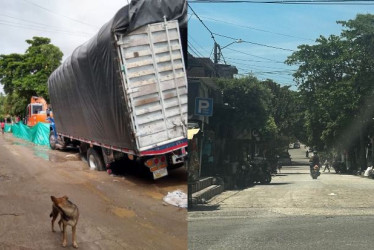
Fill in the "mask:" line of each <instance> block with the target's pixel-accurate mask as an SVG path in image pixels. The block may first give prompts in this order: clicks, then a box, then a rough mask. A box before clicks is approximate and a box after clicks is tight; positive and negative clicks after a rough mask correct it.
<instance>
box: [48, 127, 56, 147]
mask: <svg viewBox="0 0 374 250" xmlns="http://www.w3.org/2000/svg"><path fill="white" fill-rule="evenodd" d="M49 146H50V147H51V149H53V150H56V136H55V133H54V132H53V130H51V132H49Z"/></svg>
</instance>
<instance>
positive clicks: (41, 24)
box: [0, 14, 93, 36]
mask: <svg viewBox="0 0 374 250" xmlns="http://www.w3.org/2000/svg"><path fill="white" fill-rule="evenodd" d="M0 16H4V17H7V18H11V19H15V20H18V21H21V22H26V23H27V24H23V23H13V22H11V21H7V20H0V21H3V22H8V23H11V24H19V25H25V26H30V25H29V23H32V24H35V25H36V26H35V25H31V27H40V28H45V27H49V28H55V29H57V31H62V32H68V33H74V32H73V31H70V30H61V28H60V27H58V26H52V25H46V24H44V23H39V22H35V21H31V20H27V19H22V18H18V17H13V16H9V15H6V14H0ZM77 33H80V34H81V35H82V34H85V35H87V36H93V34H90V33H87V32H82V31H79V32H77Z"/></svg>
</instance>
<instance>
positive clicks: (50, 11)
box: [23, 0, 98, 29]
mask: <svg viewBox="0 0 374 250" xmlns="http://www.w3.org/2000/svg"><path fill="white" fill-rule="evenodd" d="M23 1H24V2H26V3H28V4H31V5H34V6H36V7H38V8H40V9H42V10H45V11H47V12H49V13H52V14H54V15H57V16H61V17H64V18H66V19H69V20H71V21H74V22H77V23H81V24H84V25H87V26H91V27H94V28H95V29H97V28H98V27H96V26H94V25H92V24H89V23H85V22H82V21H81V20H78V19H74V18H71V17H68V16H65V15H62V14H60V13H57V12H54V11H52V10H50V9H47V8H45V7H43V6H41V5H39V4H36V3H34V2H32V1H29V0H23Z"/></svg>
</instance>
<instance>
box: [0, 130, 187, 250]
mask: <svg viewBox="0 0 374 250" xmlns="http://www.w3.org/2000/svg"><path fill="white" fill-rule="evenodd" d="M177 189H180V190H182V191H183V192H187V186H186V171H185V170H184V169H183V168H180V169H177V170H175V171H172V172H170V175H169V176H168V177H166V178H164V179H160V180H158V181H153V180H149V179H146V178H145V177H144V176H139V175H125V176H110V175H108V174H107V173H106V172H97V171H91V170H89V169H88V167H87V163H85V162H83V161H81V160H80V159H79V157H78V153H77V152H76V151H70V152H61V151H52V150H50V149H49V148H47V147H45V146H36V145H33V144H31V143H28V142H25V141H23V140H21V139H17V138H14V137H13V135H12V134H5V135H4V136H2V135H0V249H58V248H61V237H62V234H61V233H60V232H59V230H57V232H56V233H53V232H51V225H50V218H49V213H50V212H51V204H52V203H51V200H50V196H51V195H54V196H63V195H67V196H68V197H69V199H70V200H71V201H73V202H74V203H75V204H77V205H78V207H79V209H80V218H79V222H78V227H77V239H78V244H79V249H186V246H187V221H186V216H187V212H186V209H183V208H178V207H174V206H171V205H167V204H166V203H164V202H163V200H162V198H163V197H164V196H165V195H166V194H167V193H168V192H171V191H174V190H177ZM68 249H72V245H71V230H70V228H69V231H68Z"/></svg>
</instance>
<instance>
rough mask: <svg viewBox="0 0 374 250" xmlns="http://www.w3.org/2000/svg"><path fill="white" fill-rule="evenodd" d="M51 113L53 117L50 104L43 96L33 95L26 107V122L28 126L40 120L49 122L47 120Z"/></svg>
mask: <svg viewBox="0 0 374 250" xmlns="http://www.w3.org/2000/svg"><path fill="white" fill-rule="evenodd" d="M47 114H49V115H50V116H51V117H53V115H52V112H51V111H50V110H49V109H48V104H47V102H46V101H45V100H44V98H43V97H37V96H33V97H31V101H30V104H29V105H27V108H26V117H25V124H26V125H27V126H30V127H32V126H34V125H36V124H37V123H38V122H49V121H48V120H47V118H48V116H47Z"/></svg>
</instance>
